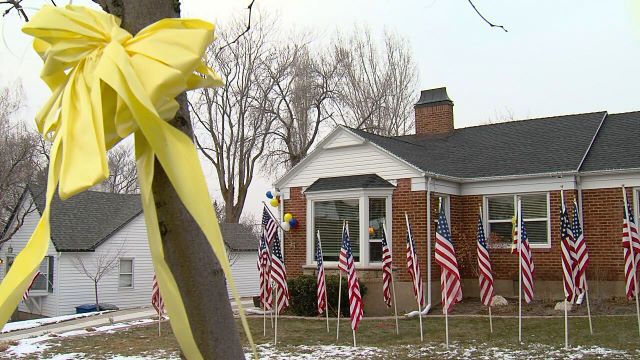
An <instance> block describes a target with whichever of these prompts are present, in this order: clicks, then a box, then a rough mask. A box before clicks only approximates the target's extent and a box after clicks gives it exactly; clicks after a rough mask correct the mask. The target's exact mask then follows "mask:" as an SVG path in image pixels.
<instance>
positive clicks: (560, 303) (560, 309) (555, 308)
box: [553, 301, 573, 311]
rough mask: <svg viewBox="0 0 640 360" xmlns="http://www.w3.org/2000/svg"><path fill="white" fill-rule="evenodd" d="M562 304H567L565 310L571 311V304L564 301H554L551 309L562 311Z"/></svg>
mask: <svg viewBox="0 0 640 360" xmlns="http://www.w3.org/2000/svg"><path fill="white" fill-rule="evenodd" d="M564 304H567V311H571V309H572V308H573V306H572V305H571V303H568V302H566V301H560V302H558V303H556V306H555V307H554V308H553V309H554V310H558V311H564Z"/></svg>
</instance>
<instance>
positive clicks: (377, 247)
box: [367, 198, 388, 262]
mask: <svg viewBox="0 0 640 360" xmlns="http://www.w3.org/2000/svg"><path fill="white" fill-rule="evenodd" d="M386 219H387V199H386V198H369V228H368V229H367V235H368V239H369V262H382V226H383V224H384V225H386ZM387 231H388V230H387Z"/></svg>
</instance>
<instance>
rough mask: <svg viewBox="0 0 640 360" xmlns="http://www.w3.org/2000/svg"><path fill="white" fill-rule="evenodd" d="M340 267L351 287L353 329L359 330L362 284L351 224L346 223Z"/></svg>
mask: <svg viewBox="0 0 640 360" xmlns="http://www.w3.org/2000/svg"><path fill="white" fill-rule="evenodd" d="M339 260H340V261H339V263H338V267H339V268H340V270H341V271H343V272H345V273H346V275H347V279H348V287H349V314H350V315H351V329H353V330H354V331H355V330H358V324H360V320H362V296H361V295H360V284H359V283H358V275H357V274H356V264H355V261H354V259H353V253H352V252H351V242H350V240H349V224H348V223H345V224H344V225H343V228H342V246H341V248H340V259H339Z"/></svg>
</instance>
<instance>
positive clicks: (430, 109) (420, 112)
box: [415, 104, 453, 134]
mask: <svg viewBox="0 0 640 360" xmlns="http://www.w3.org/2000/svg"><path fill="white" fill-rule="evenodd" d="M415 113H416V134H443V133H448V132H451V131H453V105H452V104H440V105H418V106H416V107H415Z"/></svg>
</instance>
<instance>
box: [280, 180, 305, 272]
mask: <svg viewBox="0 0 640 360" xmlns="http://www.w3.org/2000/svg"><path fill="white" fill-rule="evenodd" d="M289 191H290V192H289V194H290V196H289V200H284V213H285V214H286V213H291V214H293V216H295V218H296V219H297V220H298V227H297V228H295V229H291V231H289V232H286V233H285V235H284V264H285V266H286V268H287V275H288V276H298V275H302V266H303V265H304V264H305V263H306V261H307V252H306V251H307V250H306V246H307V230H306V229H307V199H306V197H305V196H304V194H302V189H301V188H299V187H294V188H291V189H290V190H289Z"/></svg>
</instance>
